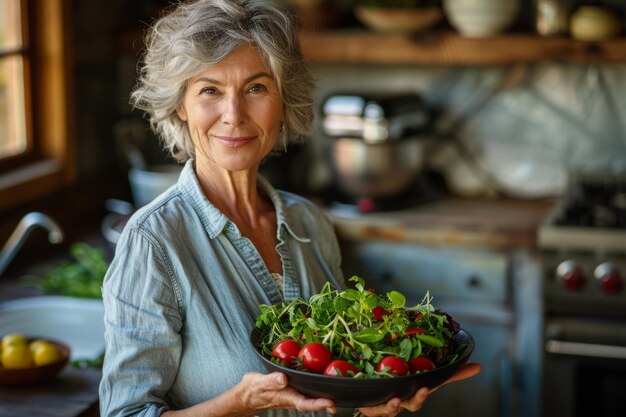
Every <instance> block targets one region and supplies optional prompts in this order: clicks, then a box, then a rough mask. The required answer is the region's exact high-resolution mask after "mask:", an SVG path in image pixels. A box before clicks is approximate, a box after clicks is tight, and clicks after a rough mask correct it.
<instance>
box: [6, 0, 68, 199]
mask: <svg viewBox="0 0 626 417" xmlns="http://www.w3.org/2000/svg"><path fill="white" fill-rule="evenodd" d="M20 1H21V6H22V7H23V10H25V11H26V13H27V22H26V25H27V27H28V32H27V33H26V34H25V36H26V37H27V42H28V45H27V48H28V50H29V58H28V62H27V63H26V68H25V72H26V75H25V84H26V94H25V100H26V106H27V107H28V106H30V109H27V111H26V114H27V124H28V126H27V132H28V135H29V138H28V141H29V151H28V153H27V154H26V155H24V156H20V157H16V158H14V160H7V161H3V166H2V171H0V210H2V209H6V208H12V207H16V206H19V205H20V204H24V203H26V202H29V201H32V200H35V199H38V198H41V197H43V196H45V195H47V194H50V193H52V192H54V191H57V190H59V189H61V188H63V187H67V186H69V185H71V184H73V183H75V181H76V177H77V173H76V156H75V148H76V143H75V142H76V139H75V136H76V135H75V124H74V120H75V119H74V117H75V116H74V94H73V71H72V65H71V62H72V60H71V47H70V45H71V31H70V29H69V27H70V23H71V18H70V14H69V13H70V1H69V0H45V1H40V0H20Z"/></svg>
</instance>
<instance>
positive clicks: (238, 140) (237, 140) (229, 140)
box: [215, 136, 256, 148]
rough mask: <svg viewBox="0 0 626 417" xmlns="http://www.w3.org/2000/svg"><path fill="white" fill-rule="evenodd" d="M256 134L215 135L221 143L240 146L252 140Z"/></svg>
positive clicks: (232, 146)
mask: <svg viewBox="0 0 626 417" xmlns="http://www.w3.org/2000/svg"><path fill="white" fill-rule="evenodd" d="M255 137H256V136H236V137H232V136H215V138H216V139H217V140H218V141H220V143H221V144H222V145H224V146H227V147H229V148H239V147H241V146H245V145H247V144H248V143H250V142H252V141H253V140H254V139H255Z"/></svg>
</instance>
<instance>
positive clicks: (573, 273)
mask: <svg viewBox="0 0 626 417" xmlns="http://www.w3.org/2000/svg"><path fill="white" fill-rule="evenodd" d="M556 275H557V277H558V278H559V279H560V280H561V283H562V284H563V286H564V287H565V288H566V289H567V290H569V291H579V290H581V289H582V288H583V287H584V286H585V270H584V269H583V267H582V266H580V265H578V264H577V263H576V262H575V261H571V260H570V261H563V262H561V263H560V264H559V266H558V267H557V268H556Z"/></svg>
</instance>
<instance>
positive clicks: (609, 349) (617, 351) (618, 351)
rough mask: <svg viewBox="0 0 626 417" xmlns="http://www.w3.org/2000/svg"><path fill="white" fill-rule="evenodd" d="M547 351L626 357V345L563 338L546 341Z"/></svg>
mask: <svg viewBox="0 0 626 417" xmlns="http://www.w3.org/2000/svg"><path fill="white" fill-rule="evenodd" d="M546 352H549V353H554V354H556V355H576V356H588V357H595V358H609V359H626V347H624V346H613V345H600V344H594V343H578V342H566V341H563V340H548V341H547V342H546Z"/></svg>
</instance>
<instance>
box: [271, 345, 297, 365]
mask: <svg viewBox="0 0 626 417" xmlns="http://www.w3.org/2000/svg"><path fill="white" fill-rule="evenodd" d="M299 353H300V343H298V342H296V341H295V340H292V339H284V340H281V341H280V342H278V343H276V346H274V349H273V350H272V356H273V357H275V358H277V359H278V360H280V361H281V362H282V363H285V364H287V365H293V364H294V363H295V362H296V360H297V359H298V354H299Z"/></svg>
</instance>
